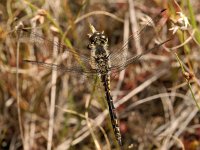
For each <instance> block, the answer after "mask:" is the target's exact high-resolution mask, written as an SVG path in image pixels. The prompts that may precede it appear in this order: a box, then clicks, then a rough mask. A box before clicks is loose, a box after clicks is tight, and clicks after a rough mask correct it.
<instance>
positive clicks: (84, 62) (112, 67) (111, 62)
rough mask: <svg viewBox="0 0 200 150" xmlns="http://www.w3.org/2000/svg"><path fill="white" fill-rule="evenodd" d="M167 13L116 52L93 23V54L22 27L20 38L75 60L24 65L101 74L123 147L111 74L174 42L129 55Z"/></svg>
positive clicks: (114, 123) (146, 25)
mask: <svg viewBox="0 0 200 150" xmlns="http://www.w3.org/2000/svg"><path fill="white" fill-rule="evenodd" d="M164 12H165V10H162V11H161V12H160V13H159V14H158V15H157V16H156V17H154V18H153V19H150V20H149V21H148V22H147V23H146V24H145V25H143V26H142V28H141V29H140V30H139V31H138V32H137V33H136V34H134V35H131V36H130V37H129V39H128V41H127V42H126V43H125V44H124V45H122V47H121V48H119V49H115V50H112V51H110V50H109V47H108V37H107V36H106V35H105V33H104V32H99V31H97V30H96V29H95V27H94V26H93V25H91V24H90V26H89V27H90V30H91V33H90V34H89V43H88V49H89V53H90V55H86V54H85V53H79V52H77V51H76V49H73V48H69V47H67V46H66V45H65V44H62V43H60V42H57V43H55V42H53V41H51V40H48V39H46V38H45V37H43V36H41V35H40V34H38V33H36V32H30V31H29V30H27V29H25V28H21V29H20V28H19V30H20V38H29V39H30V41H31V42H32V43H34V44H35V45H36V46H37V47H39V46H43V47H44V48H45V49H49V48H51V49H52V47H55V46H56V47H57V50H58V51H60V52H67V54H68V56H70V57H71V58H72V60H73V63H70V64H55V63H47V62H44V61H38V60H29V59H26V60H24V62H25V63H30V64H33V65H38V66H41V67H44V68H48V69H52V70H57V71H62V72H75V73H81V74H95V75H98V76H99V78H100V80H101V82H102V85H103V87H104V91H105V99H106V101H107V105H108V110H109V115H110V119H111V124H112V128H113V132H114V134H115V138H116V140H117V141H118V143H119V145H120V146H122V136H121V133H120V128H119V121H118V118H117V113H116V109H115V106H114V103H113V98H112V95H111V92H110V80H111V79H110V75H111V73H116V72H120V71H121V70H124V69H125V68H126V67H127V66H128V65H129V64H132V63H134V62H137V61H138V60H140V58H141V57H142V56H143V55H145V54H147V53H150V52H152V51H154V50H156V49H158V48H159V47H160V46H162V45H163V44H165V43H167V42H168V41H170V40H171V39H167V40H165V41H164V42H161V43H159V44H157V45H155V46H154V47H153V48H150V49H148V50H146V51H144V52H143V53H141V54H139V55H129V54H128V52H127V50H128V44H129V41H131V40H132V39H134V38H135V39H136V38H138V37H139V36H140V35H142V34H144V33H145V32H146V31H148V30H149V29H150V28H152V26H151V25H152V22H153V23H154V24H157V23H158V22H159V20H160V19H161V18H162V17H163V13H164Z"/></svg>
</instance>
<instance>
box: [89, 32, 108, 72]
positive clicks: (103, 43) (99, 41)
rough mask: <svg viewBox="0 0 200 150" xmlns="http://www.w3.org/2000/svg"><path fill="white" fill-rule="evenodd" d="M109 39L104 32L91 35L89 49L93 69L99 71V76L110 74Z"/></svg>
mask: <svg viewBox="0 0 200 150" xmlns="http://www.w3.org/2000/svg"><path fill="white" fill-rule="evenodd" d="M107 47H108V38H107V37H106V36H105V34H104V33H103V32H102V33H100V32H98V31H95V32H93V33H92V34H90V35H89V44H88V48H89V49H90V50H91V58H92V62H93V63H92V64H95V66H93V68H95V69H97V70H98V73H99V74H107V73H108V72H109V68H110V63H109V55H108V49H107Z"/></svg>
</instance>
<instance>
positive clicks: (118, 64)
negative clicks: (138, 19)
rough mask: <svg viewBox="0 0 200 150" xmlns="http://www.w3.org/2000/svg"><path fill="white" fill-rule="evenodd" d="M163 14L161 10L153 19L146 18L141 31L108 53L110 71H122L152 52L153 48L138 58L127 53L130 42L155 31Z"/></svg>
mask: <svg viewBox="0 0 200 150" xmlns="http://www.w3.org/2000/svg"><path fill="white" fill-rule="evenodd" d="M164 12H165V10H162V11H161V12H160V13H159V14H158V15H157V16H156V17H154V18H153V19H151V18H148V20H147V22H146V24H145V25H143V26H142V27H141V29H140V30H139V31H137V32H136V33H135V34H133V35H131V36H130V37H129V39H128V41H127V42H126V43H125V44H124V45H123V46H122V47H121V48H120V49H117V50H112V51H111V52H110V54H109V57H110V62H111V70H112V69H114V70H117V69H119V70H123V69H124V68H125V67H126V66H127V65H128V64H130V63H133V62H134V61H137V60H139V58H140V57H141V56H142V55H144V54H146V53H147V52H150V51H152V50H155V48H152V49H150V50H147V51H146V52H144V53H142V54H140V55H138V56H133V55H131V53H130V52H129V51H128V44H129V42H130V40H132V39H137V38H138V37H140V36H142V35H143V34H144V33H146V32H148V31H150V30H155V25H156V24H158V22H159V20H160V19H161V18H162V17H163V13H164ZM154 33H155V32H154ZM159 45H160V44H159ZM156 47H157V46H156Z"/></svg>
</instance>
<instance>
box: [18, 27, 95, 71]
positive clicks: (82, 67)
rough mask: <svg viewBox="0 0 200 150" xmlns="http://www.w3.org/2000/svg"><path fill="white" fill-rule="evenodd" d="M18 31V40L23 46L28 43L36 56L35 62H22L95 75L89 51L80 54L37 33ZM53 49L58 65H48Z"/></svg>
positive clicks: (79, 51)
mask: <svg viewBox="0 0 200 150" xmlns="http://www.w3.org/2000/svg"><path fill="white" fill-rule="evenodd" d="M18 30H19V31H18V33H19V40H20V41H21V42H22V43H25V44H27V43H30V45H31V46H32V48H33V49H34V55H35V56H36V58H35V60H24V62H26V63H31V64H33V65H38V66H41V67H44V68H49V69H53V70H58V71H62V72H73V73H76V72H77V73H89V74H92V73H97V71H96V69H93V66H94V63H93V61H92V60H91V59H90V53H89V50H85V52H83V51H84V50H82V52H81V50H79V49H74V48H69V47H67V46H65V45H64V44H62V43H61V42H55V41H53V40H50V39H47V38H45V37H43V36H42V35H41V34H39V33H36V32H31V31H29V30H26V29H18ZM53 49H54V50H56V51H57V52H58V56H59V57H58V58H59V60H57V62H58V64H54V63H48V61H50V60H51V59H52V55H53Z"/></svg>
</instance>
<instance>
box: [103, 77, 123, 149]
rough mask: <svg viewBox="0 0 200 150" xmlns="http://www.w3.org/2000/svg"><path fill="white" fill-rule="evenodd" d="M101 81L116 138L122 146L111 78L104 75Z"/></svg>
mask: <svg viewBox="0 0 200 150" xmlns="http://www.w3.org/2000/svg"><path fill="white" fill-rule="evenodd" d="M101 81H102V83H103V86H104V89H105V94H106V100H107V104H108V108H109V114H110V119H111V123H112V128H113V131H114V134H115V138H116V140H117V141H118V143H119V145H120V146H121V145H122V137H121V133H120V129H119V122H118V119H117V114H116V109H115V106H114V103H113V98H112V96H111V94H110V78H109V76H108V75H102V76H101Z"/></svg>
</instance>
